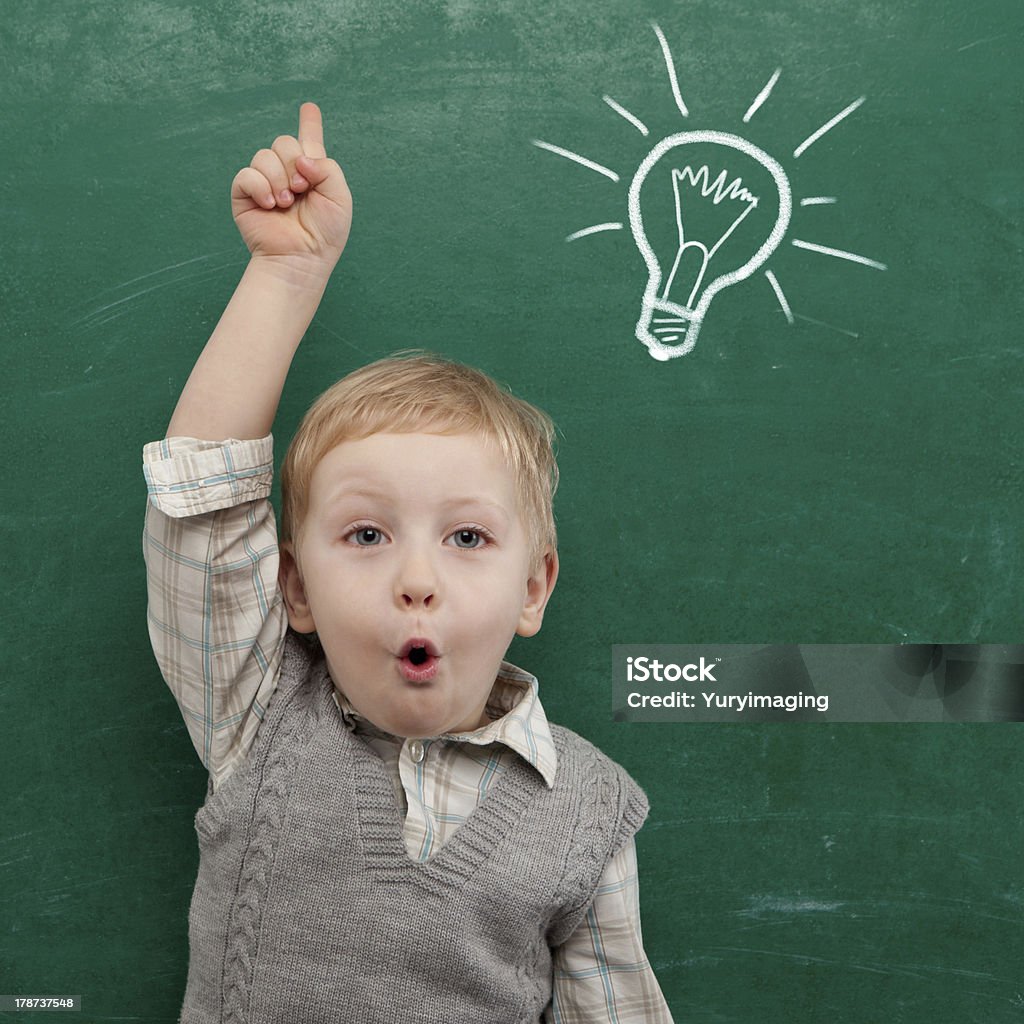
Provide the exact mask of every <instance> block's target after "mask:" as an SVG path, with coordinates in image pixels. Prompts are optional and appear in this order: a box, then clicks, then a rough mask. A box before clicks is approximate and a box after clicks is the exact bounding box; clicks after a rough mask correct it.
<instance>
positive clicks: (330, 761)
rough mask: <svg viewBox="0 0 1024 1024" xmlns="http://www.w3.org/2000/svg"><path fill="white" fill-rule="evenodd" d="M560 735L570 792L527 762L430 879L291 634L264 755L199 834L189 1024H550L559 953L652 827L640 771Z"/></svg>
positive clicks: (321, 670) (439, 857) (372, 767)
mask: <svg viewBox="0 0 1024 1024" xmlns="http://www.w3.org/2000/svg"><path fill="white" fill-rule="evenodd" d="M551 733H552V736H553V738H554V741H555V745H556V748H557V751H558V770H557V773H556V778H555V784H554V787H553V788H552V789H548V788H547V786H546V785H545V784H544V781H543V779H542V778H541V776H540V775H539V773H538V772H537V771H536V770H535V769H534V768H533V767H532V766H531V765H529V764H527V763H526V762H525V761H523V760H520V759H517V760H516V762H515V763H514V765H513V766H512V767H510V768H509V769H507V770H506V771H505V773H504V774H503V775H502V776H501V778H500V779H499V780H498V781H497V782H496V783H495V784H494V785H493V786H492V788H491V790H490V792H489V793H488V794H487V796H486V798H485V799H484V800H483V802H482V803H481V804H480V805H479V806H478V807H477V808H476V810H475V811H474V812H473V814H472V815H471V816H470V817H469V819H468V820H467V821H466V822H465V823H464V824H463V825H461V826H460V827H459V828H458V829H457V830H456V831H455V833H454V834H452V835H451V836H450V837H449V839H448V841H447V842H446V843H445V845H444V846H443V847H442V848H441V850H440V851H439V852H438V853H437V854H435V856H434V857H433V858H431V859H430V860H429V861H427V862H425V863H417V862H415V861H413V860H412V859H411V858H410V857H409V855H408V854H407V852H406V849H405V843H404V841H403V838H402V820H401V814H400V813H399V810H398V808H397V807H396V806H395V798H394V790H393V787H392V784H391V782H390V781H389V779H388V776H387V774H386V769H385V766H384V764H383V762H382V761H381V760H380V758H379V757H378V755H377V754H376V753H374V751H373V750H372V749H371V748H370V747H369V746H368V745H367V744H366V743H365V742H364V741H363V740H362V739H360V737H359V736H358V735H356V734H354V733H352V732H351V731H350V730H349V729H347V728H346V727H345V724H344V721H343V720H342V717H341V714H340V713H339V711H338V709H337V707H336V705H335V703H334V701H333V699H332V684H331V680H330V677H329V676H328V674H327V671H326V669H325V667H324V663H323V660H322V659H321V658H315V657H312V656H311V655H310V654H309V653H308V652H307V649H306V648H305V647H304V645H303V644H302V643H301V642H300V641H298V640H297V639H296V638H295V637H294V636H292V635H291V634H289V637H288V640H287V646H286V649H285V657H284V666H283V669H282V672H281V677H280V681H279V684H278V688H277V690H276V691H275V693H274V696H273V698H272V699H271V701H270V704H269V707H268V709H267V713H266V717H265V718H264V720H263V722H262V724H261V725H260V729H259V733H258V735H257V738H256V742H255V745H254V747H253V749H252V752H251V753H250V755H249V757H248V758H247V760H246V762H245V764H244V765H243V766H242V767H240V768H238V769H236V771H235V772H234V773H233V774H232V775H231V776H230V777H229V778H228V780H227V781H226V782H225V783H224V784H223V785H222V786H221V788H220V789H218V790H217V791H216V792H215V793H214V794H213V795H212V796H211V797H209V798H208V799H207V801H206V803H205V804H204V805H203V807H202V808H200V810H199V813H198V814H197V815H196V831H197V833H198V836H199V849H200V861H199V875H198V878H197V879H196V887H195V892H194V894H193V897H192V906H191V910H190V913H189V941H190V945H191V958H190V961H189V972H188V986H187V989H186V993H185V1002H184V1006H183V1008H182V1014H181V1021H182V1024H210V1022H214V1021H217V1022H230V1024H242V1022H246V1024H290V1022H298V1021H301V1022H303V1024H307V1022H308V1024H342V1022H350V1021H351V1022H353V1024H374V1022H380V1024H385V1022H386V1024H395V1022H423V1024H428V1022H429V1024H448V1022H451V1024H490V1022H493V1024H518V1022H522V1024H526V1022H529V1024H536V1022H537V1021H539V1020H540V1018H541V1014H542V1013H543V1011H544V1008H545V1007H546V1006H547V1004H548V1003H549V1001H550V999H551V949H552V948H554V947H556V946H558V945H559V944H560V943H562V942H564V941H565V939H566V938H568V936H569V935H570V934H571V933H572V932H573V930H574V929H575V928H576V926H577V925H578V924H579V923H580V922H581V921H582V919H583V917H584V915H585V914H586V911H587V908H588V907H589V906H590V904H591V902H592V901H593V898H594V892H595V889H596V887H597V885H598V882H599V880H600V878H601V875H602V873H603V872H604V869H605V867H606V865H607V864H608V861H609V859H610V858H611V856H612V855H613V854H614V853H615V852H616V851H617V850H618V849H619V848H621V847H622V846H623V844H625V843H626V842H627V841H628V840H629V839H630V837H631V836H632V835H633V834H634V833H635V832H636V830H637V829H638V828H639V827H640V825H641V824H642V823H643V820H644V818H645V816H646V814H647V801H646V798H645V797H644V794H643V792H642V791H641V790H640V788H639V787H638V786H637V785H636V783H635V782H634V781H633V780H632V779H631V778H630V777H629V776H628V775H627V774H626V772H625V771H623V769H622V768H620V767H619V766H618V765H617V764H615V763H614V762H613V761H611V760H609V759H608V758H607V757H605V756H604V755H603V754H602V753H601V752H600V751H599V750H597V749H596V748H595V747H593V746H592V745H591V744H589V743H588V742H587V741H586V740H584V739H582V738H581V737H579V736H577V735H576V734H575V733H572V732H570V731H569V730H568V729H563V728H560V727H558V726H554V725H553V726H552V727H551Z"/></svg>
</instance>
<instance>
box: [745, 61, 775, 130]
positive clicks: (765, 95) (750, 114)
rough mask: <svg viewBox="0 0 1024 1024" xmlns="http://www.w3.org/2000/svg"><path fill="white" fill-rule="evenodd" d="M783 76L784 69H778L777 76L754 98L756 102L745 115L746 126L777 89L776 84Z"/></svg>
mask: <svg viewBox="0 0 1024 1024" xmlns="http://www.w3.org/2000/svg"><path fill="white" fill-rule="evenodd" d="M781 74H782V68H776V69H775V74H774V75H772V77H771V78H769V79H768V84H767V85H766V86H765V87H764V88H763V89H762V90H761V91H760V92H759V93H758V94H757V96H756V97H755V98H754V102H753V103H751V104H750V106H749V107H748V108H747V112H746V113H745V114H744V115H743V123H744V124H746V123H747V122H748V121H749V120H750V119H751V118H752V117H753V116H754V114H755V113H756V112H757V108H758V107H760V106H761V104H762V103H764V101H765V100H766V99H768V97H769V96H770V95H771V91H772V89H774V88H775V83H776V82H777V81H778V80H779V75H781Z"/></svg>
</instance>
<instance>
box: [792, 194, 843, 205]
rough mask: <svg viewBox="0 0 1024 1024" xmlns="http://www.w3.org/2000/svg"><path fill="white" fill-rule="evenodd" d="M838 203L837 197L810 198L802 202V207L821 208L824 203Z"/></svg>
mask: <svg viewBox="0 0 1024 1024" xmlns="http://www.w3.org/2000/svg"><path fill="white" fill-rule="evenodd" d="M835 201H836V197H835V196H808V197H807V198H806V199H801V200H800V205H801V206H821V205H822V204H823V203H834V202H835Z"/></svg>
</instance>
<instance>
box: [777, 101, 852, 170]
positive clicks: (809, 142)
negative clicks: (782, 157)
mask: <svg viewBox="0 0 1024 1024" xmlns="http://www.w3.org/2000/svg"><path fill="white" fill-rule="evenodd" d="M866 98H867V97H866V96H861V98H860V99H859V100H854V101H853V102H852V103H851V104H850V105H849V106H848V107H846V108H845V109H844V110H840V111H839V113H838V114H836V116H835V117H833V118H832V120H831V121H826V122H825V123H824V124H823V125H822V126H821V127H820V128H819V129H818V130H817V131H816V132H814V133H813V134H812V135H808V136H807V138H806V139H804V141H803V142H801V143H800V145H799V146H797V147H796V149H794V150H793V156H794V157H799V156H800V155H801V154H802V153H804V152H805V151H806V150H807V148H808V147H809V146H813V145H814V143H815V142H817V141H818V139H820V138H821V137H822V135H824V134H825V132H828V131H831V130H832V129H833V128H835V126H836V125H837V124H839V122H840V121H842V119H843V118H844V117H847V116H849V115H850V114H852V113H853V112H854V111H855V110H856V109H857V108H858V107H859V106H860V105H861V104H862V103H863V102H864V100H865V99H866Z"/></svg>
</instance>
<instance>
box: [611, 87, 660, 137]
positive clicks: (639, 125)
mask: <svg viewBox="0 0 1024 1024" xmlns="http://www.w3.org/2000/svg"><path fill="white" fill-rule="evenodd" d="M601 99H603V100H604V101H605V103H607V104H608V106H609V107H611V108H612V110H614V111H615V113H616V114H621V115H622V116H623V117H624V118H625V119H626V120H627V121H629V123H630V124H632V125H633V127H635V128H636V129H638V130H639V131H640V133H641V134H643V135H650V134H651V130H650V129H649V128H648V127H647V125H645V124H644V123H643V121H641V120H640V118H639V117H637V116H636V115H635V114H631V113H630V112H629V111H628V110H627V109H626V108H625V107H623V106H620V105H619V104H618V103H616V102H615V100H613V99H612V98H611V96H602V97H601Z"/></svg>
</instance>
